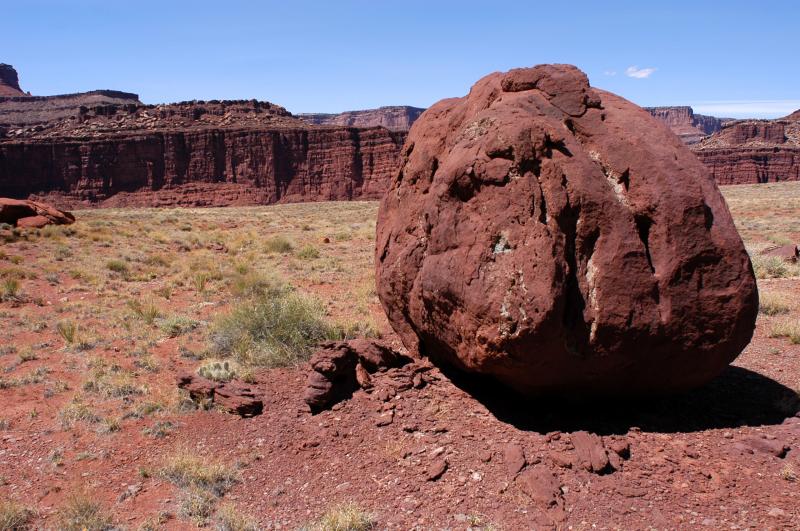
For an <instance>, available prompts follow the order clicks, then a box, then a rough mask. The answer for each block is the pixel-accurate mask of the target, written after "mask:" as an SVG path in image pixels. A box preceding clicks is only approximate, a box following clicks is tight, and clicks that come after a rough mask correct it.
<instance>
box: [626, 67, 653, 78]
mask: <svg viewBox="0 0 800 531" xmlns="http://www.w3.org/2000/svg"><path fill="white" fill-rule="evenodd" d="M655 71H656V69H655V68H639V67H638V66H629V67H628V68H626V69H625V75H626V76H628V77H633V78H636V79H645V78H648V77H650V75H651V74H652V73H653V72H655Z"/></svg>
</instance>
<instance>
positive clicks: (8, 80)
mask: <svg viewBox="0 0 800 531" xmlns="http://www.w3.org/2000/svg"><path fill="white" fill-rule="evenodd" d="M24 95H25V93H24V92H23V91H22V89H21V88H19V77H18V76H17V71H16V70H14V67H13V66H11V65H7V64H5V63H0V96H24Z"/></svg>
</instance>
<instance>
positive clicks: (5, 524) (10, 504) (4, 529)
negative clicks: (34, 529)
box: [0, 500, 34, 531]
mask: <svg viewBox="0 0 800 531" xmlns="http://www.w3.org/2000/svg"><path fill="white" fill-rule="evenodd" d="M33 516H34V514H33V511H31V510H30V509H28V508H27V507H25V506H23V505H20V504H19V503H17V502H14V501H12V500H4V501H0V531H23V530H26V529H31V525H30V521H31V518H33Z"/></svg>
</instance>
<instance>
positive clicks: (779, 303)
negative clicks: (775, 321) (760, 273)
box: [758, 291, 794, 315]
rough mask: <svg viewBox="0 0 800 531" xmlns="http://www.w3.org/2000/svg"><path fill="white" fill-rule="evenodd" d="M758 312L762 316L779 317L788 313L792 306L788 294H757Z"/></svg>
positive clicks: (763, 292) (768, 292)
mask: <svg viewBox="0 0 800 531" xmlns="http://www.w3.org/2000/svg"><path fill="white" fill-rule="evenodd" d="M758 298H759V301H758V311H759V312H760V313H763V314H764V315H780V314H785V313H789V312H790V311H791V310H792V308H793V307H794V304H793V303H792V298H791V296H790V295H789V294H788V293H780V292H772V291H762V292H761V293H759V296H758Z"/></svg>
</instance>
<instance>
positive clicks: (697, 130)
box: [645, 107, 730, 144]
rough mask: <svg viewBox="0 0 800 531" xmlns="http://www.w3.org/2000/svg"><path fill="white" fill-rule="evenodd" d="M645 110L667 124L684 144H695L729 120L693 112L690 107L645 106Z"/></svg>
mask: <svg viewBox="0 0 800 531" xmlns="http://www.w3.org/2000/svg"><path fill="white" fill-rule="evenodd" d="M645 110H646V111H647V112H649V113H650V114H652V115H653V116H654V117H656V118H658V119H659V120H661V121H662V122H664V123H665V124H667V126H669V128H670V129H671V130H672V132H673V133H675V134H676V135H678V137H679V138H680V139H681V140H683V143H684V144H696V143H697V142H699V141H701V140H702V139H703V138H705V137H707V136H708V135H710V134H712V133H716V132H717V131H719V130H720V129H721V128H722V124H723V123H725V122H727V121H730V119H729V118H717V117H715V116H705V115H702V114H695V113H694V110H693V109H692V108H691V107H645Z"/></svg>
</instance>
